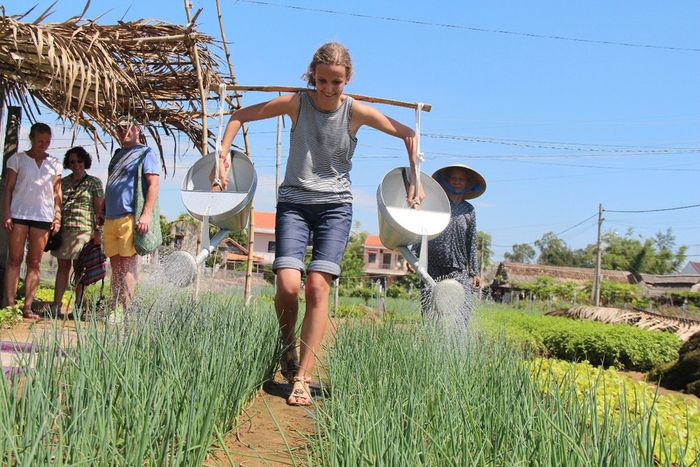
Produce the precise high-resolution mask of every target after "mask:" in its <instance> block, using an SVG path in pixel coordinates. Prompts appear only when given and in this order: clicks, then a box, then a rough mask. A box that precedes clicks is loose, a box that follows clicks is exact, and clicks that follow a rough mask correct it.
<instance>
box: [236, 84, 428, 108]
mask: <svg viewBox="0 0 700 467" xmlns="http://www.w3.org/2000/svg"><path fill="white" fill-rule="evenodd" d="M226 89H229V90H231V91H258V92H300V91H309V90H310V89H309V88H297V87H294V86H241V85H238V84H229V85H228V86H226ZM347 95H348V96H350V97H352V98H353V99H357V100H358V101H364V102H372V103H373V104H387V105H394V106H397V107H406V108H409V109H417V108H418V106H419V103H417V102H405V101H397V100H394V99H385V98H383V97H372V96H362V95H360V94H347ZM431 109H432V106H431V105H430V104H422V108H421V110H424V111H426V112H430V110H431Z"/></svg>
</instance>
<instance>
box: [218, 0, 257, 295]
mask: <svg viewBox="0 0 700 467" xmlns="http://www.w3.org/2000/svg"><path fill="white" fill-rule="evenodd" d="M216 13H217V15H218V18H219V31H220V32H221V42H222V43H223V45H224V54H226V63H227V64H228V71H229V75H230V76H231V83H232V84H233V85H235V84H236V75H235V74H234V72H233V64H232V63H231V54H230V53H229V50H228V41H227V40H226V33H225V32H224V23H223V20H222V15H221V5H220V4H219V0H216ZM227 89H228V87H227ZM235 99H236V105H238V107H239V108H240V107H241V98H240V96H239V95H238V94H236V95H235ZM241 130H242V131H243V145H244V146H245V154H246V156H248V157H250V146H249V144H248V128H247V127H246V126H245V125H243V126H242V127H241ZM217 149H218V148H217ZM254 246H255V206H254V204H252V203H251V205H250V218H249V223H248V259H247V264H246V274H245V286H244V287H243V303H245V305H246V306H248V305H249V304H250V299H251V289H252V285H253V284H252V282H253V247H254Z"/></svg>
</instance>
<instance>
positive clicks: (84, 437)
mask: <svg viewBox="0 0 700 467" xmlns="http://www.w3.org/2000/svg"><path fill="white" fill-rule="evenodd" d="M260 298H261V299H258V300H257V301H256V302H255V303H254V304H253V306H252V307H249V308H244V307H243V305H242V303H241V302H240V300H239V299H238V298H237V297H233V296H225V295H222V294H204V295H202V296H201V297H200V299H199V300H198V301H196V302H195V301H193V300H192V299H191V298H189V296H187V295H185V294H182V293H172V294H171V295H168V296H158V295H157V294H155V293H154V294H145V295H144V296H142V297H141V302H140V303H141V309H140V311H139V312H138V313H139V314H138V317H134V316H127V320H126V321H125V322H124V323H122V324H120V325H116V326H115V325H104V324H102V323H95V322H87V323H79V324H78V329H77V335H78V336H79V338H78V339H77V342H76V343H75V344H74V345H70V346H67V345H64V344H62V343H61V341H60V340H59V339H58V338H55V339H52V338H48V339H46V340H45V341H44V342H42V343H41V345H42V347H43V348H44V349H45V351H44V352H39V353H36V354H32V355H28V356H27V357H26V358H25V359H24V360H23V361H21V364H23V374H22V375H21V376H19V377H12V378H3V380H2V384H0V405H1V406H2V409H1V410H0V430H2V431H3V436H2V438H0V456H1V458H2V460H1V462H2V464H8V465H10V464H11V465H38V464H51V465H72V464H78V463H83V464H90V465H144V464H149V465H201V464H202V463H204V462H206V461H207V459H209V456H211V454H212V453H213V452H214V451H215V450H217V449H221V448H222V447H223V448H224V449H225V447H224V436H225V433H226V432H229V431H231V430H235V429H237V428H236V427H238V426H239V425H240V423H241V414H242V413H243V411H244V410H245V407H246V405H247V404H248V403H249V401H250V400H251V398H252V397H253V396H254V395H255V394H256V392H257V391H258V390H259V389H260V387H261V386H262V384H263V382H265V381H266V380H269V379H270V378H271V377H272V376H273V373H274V370H275V368H274V362H275V361H276V360H277V356H278V353H279V349H278V348H277V344H276V342H277V340H276V332H277V325H276V322H275V318H274V312H273V308H272V303H271V301H270V300H269V299H268V298H267V297H260ZM359 305H360V304H359V303H354V302H353V301H352V300H350V301H348V302H347V303H346V304H345V305H343V306H341V307H340V308H339V310H341V311H343V313H342V314H343V315H344V316H345V317H343V318H337V317H336V318H335V322H336V323H337V326H336V327H337V331H336V333H335V336H334V339H333V342H332V345H329V346H328V348H327V349H326V350H325V355H324V358H323V362H322V364H321V367H322V377H321V378H320V386H321V388H320V389H321V390H320V393H322V394H323V395H324V397H323V398H322V399H321V400H319V401H318V403H317V404H316V406H315V407H314V408H313V413H314V419H315V420H316V429H315V430H314V431H313V432H311V433H308V439H307V442H306V443H305V446H303V447H302V449H301V450H299V449H297V450H295V451H294V452H292V450H291V449H290V450H289V455H290V463H292V464H296V465H307V464H308V465H380V464H381V465H525V464H527V465H655V464H657V465H679V466H680V465H698V464H699V461H700V445H699V442H698V439H699V437H698V433H699V432H700V404H699V403H698V400H697V399H691V398H690V397H689V396H680V395H665V394H663V395H662V394H660V393H659V392H658V391H657V390H656V389H655V387H654V386H652V385H649V384H648V383H645V382H639V381H636V382H635V381H632V380H631V379H629V378H628V377H626V376H624V374H623V373H620V372H618V371H617V370H618V369H636V370H641V371H647V370H648V369H650V368H652V367H656V366H659V365H664V364H668V363H669V362H672V361H673V360H674V359H675V358H677V355H678V349H679V348H680V346H681V342H680V341H679V340H678V339H677V338H676V337H675V336H673V335H672V334H667V333H661V332H653V331H645V330H640V329H636V328H633V327H631V326H626V325H606V324H601V323H589V322H581V321H574V320H570V319H565V318H556V317H548V316H542V315H539V314H529V313H522V312H516V311H514V310H511V309H506V308H502V307H495V306H484V305H482V306H480V307H479V308H478V309H477V311H476V313H475V316H474V317H473V319H472V321H471V323H472V325H471V327H470V329H469V330H468V332H466V333H455V334H451V333H448V334H445V333H441V332H439V331H438V330H436V329H433V328H431V327H429V326H424V325H422V323H421V321H420V316H419V314H418V307H417V304H415V302H411V301H405V300H400V299H390V302H389V303H388V304H387V305H388V306H387V312H386V313H385V314H384V316H383V317H382V318H381V319H379V318H374V319H371V320H368V319H364V318H363V317H362V310H363V308H362V307H360V306H359ZM347 310H352V312H348V311H347ZM365 311H366V310H365ZM589 362H590V363H589ZM593 364H595V365H599V364H600V365H603V366H604V367H607V369H602V368H601V367H595V366H593ZM295 410H300V411H303V410H304V409H299V408H297V409H295ZM219 458H221V456H219Z"/></svg>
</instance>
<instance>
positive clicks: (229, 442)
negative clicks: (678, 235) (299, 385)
mask: <svg viewBox="0 0 700 467" xmlns="http://www.w3.org/2000/svg"><path fill="white" fill-rule="evenodd" d="M338 324H339V321H337V320H333V319H332V320H331V321H330V322H329V325H328V328H327V330H326V336H325V338H324V340H323V345H322V346H321V353H320V355H319V356H318V361H317V368H316V371H318V372H319V374H320V377H321V378H325V372H324V371H323V366H324V365H325V351H324V349H326V348H328V347H329V346H331V345H333V342H334V340H335V333H336V330H337V327H338ZM313 381H314V383H312V384H311V393H312V396H313V397H314V399H315V400H316V401H320V400H322V397H321V391H320V388H319V387H318V379H317V377H316V376H315V377H314V378H313ZM291 390H292V388H291V385H289V384H287V383H286V381H285V380H284V378H282V375H281V374H280V373H279V372H278V373H277V374H276V375H275V377H274V380H273V381H270V382H267V383H265V384H264V385H263V387H262V389H260V390H259V391H258V393H257V394H256V395H255V398H254V399H253V400H252V401H251V402H250V403H249V404H248V406H247V407H246V408H245V409H244V410H243V413H242V414H241V417H240V420H239V424H238V427H237V428H236V427H234V429H233V430H232V431H231V432H229V433H228V434H226V435H225V436H224V446H225V449H217V450H216V451H215V452H214V454H213V455H212V456H211V457H210V458H209V459H207V461H206V462H205V465H207V466H214V465H216V466H220V465H221V466H225V465H226V466H227V465H240V466H283V465H308V464H309V461H308V458H307V452H306V448H307V446H308V444H309V438H310V437H312V436H315V434H316V421H315V418H316V417H315V413H316V409H315V408H314V407H313V406H312V407H292V406H289V405H287V397H288V396H289V393H290V392H291ZM227 452H228V456H227ZM229 458H230V461H229Z"/></svg>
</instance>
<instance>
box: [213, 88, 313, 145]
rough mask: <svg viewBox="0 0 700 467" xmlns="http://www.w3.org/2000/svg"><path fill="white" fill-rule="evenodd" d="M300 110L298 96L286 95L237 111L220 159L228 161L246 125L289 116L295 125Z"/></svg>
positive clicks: (230, 124) (222, 140)
mask: <svg viewBox="0 0 700 467" xmlns="http://www.w3.org/2000/svg"><path fill="white" fill-rule="evenodd" d="M298 109H299V96H298V95H297V94H285V95H283V96H280V97H277V98H275V99H272V100H270V101H267V102H262V103H260V104H255V105H251V106H249V107H243V108H242V109H238V110H236V111H235V112H234V113H233V115H231V118H230V119H229V121H228V124H227V125H226V130H224V136H223V138H222V139H221V153H220V154H219V157H222V158H225V159H228V153H229V151H230V149H231V144H232V143H233V139H234V138H235V137H236V135H237V134H238V131H239V130H240V129H241V126H242V125H243V124H244V123H246V122H254V121H256V120H264V119H266V118H272V117H277V116H279V115H289V117H290V118H291V119H292V124H294V123H296V118H297V110H298Z"/></svg>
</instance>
